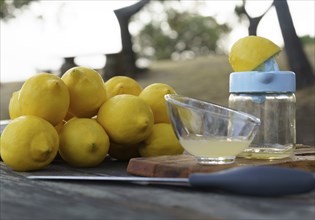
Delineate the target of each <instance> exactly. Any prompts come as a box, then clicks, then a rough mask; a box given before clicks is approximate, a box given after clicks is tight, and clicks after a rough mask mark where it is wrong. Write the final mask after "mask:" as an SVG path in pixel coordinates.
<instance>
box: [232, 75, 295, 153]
mask: <svg viewBox="0 0 315 220" xmlns="http://www.w3.org/2000/svg"><path fill="white" fill-rule="evenodd" d="M294 92H295V74H294V73H293V72H290V71H269V72H257V71H252V72H234V73H231V75H230V97H229V107H230V108H234V109H236V110H239V111H243V112H247V113H249V114H252V115H254V116H256V117H258V118H260V120H261V125H260V128H259V130H258V133H257V134H256V137H255V138H254V140H253V142H252V143H251V145H250V147H249V148H248V149H246V150H245V151H243V152H242V153H241V154H239V155H238V156H239V157H245V158H256V159H281V158H285V157H290V156H291V155H292V154H293V152H294V150H295V143H296V126H295V124H296V122H295V111H296V110H295V108H296V107H295V105H296V99H295V94H294Z"/></svg>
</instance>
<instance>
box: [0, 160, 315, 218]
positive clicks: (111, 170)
mask: <svg viewBox="0 0 315 220" xmlns="http://www.w3.org/2000/svg"><path fill="white" fill-rule="evenodd" d="M0 165H1V191H0V192H1V194H0V195H1V203H0V208H1V209H0V212H1V216H0V219H19V220H22V219H32V220H36V219H41V220H44V219H54V220H57V219H80V220H81V219H115V220H116V219H117V220H120V219H181V220H182V219H195V220H198V219H233V220H236V219H242V220H244V219H251V220H256V219H279V220H280V219H281V220H286V219H301V220H305V219H310V220H314V218H315V191H312V192H310V193H307V194H300V195H291V196H284V197H250V196H242V195H235V194H229V193H226V192H221V191H214V190H213V191H200V190H196V189H192V188H188V187H175V186H157V185H140V184H133V183H113V182H87V181H84V182H79V181H43V180H30V179H27V178H25V177H26V176H27V175H33V174H34V175H53V174H56V175H57V174H60V175H67V174H69V175H80V174H81V175H91V174H96V175H115V176H130V174H128V173H127V171H126V168H127V163H126V162H118V161H112V160H109V159H108V160H106V161H104V163H103V164H102V165H101V166H99V167H97V168H91V169H78V168H73V167H70V166H68V165H66V164H65V163H64V162H63V161H61V160H56V161H54V162H53V163H52V164H51V165H50V166H49V167H47V168H46V169H44V170H41V171H37V172H32V173H29V172H28V173H24V172H14V171H12V170H11V169H9V168H8V167H7V166H6V165H5V164H4V163H3V162H2V161H1V162H0Z"/></svg>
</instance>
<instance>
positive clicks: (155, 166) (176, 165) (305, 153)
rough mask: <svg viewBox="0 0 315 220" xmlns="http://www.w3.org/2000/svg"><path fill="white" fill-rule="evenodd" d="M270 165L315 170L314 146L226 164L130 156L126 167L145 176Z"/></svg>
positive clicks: (189, 158) (181, 157) (188, 158)
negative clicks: (272, 157) (283, 155)
mask: <svg viewBox="0 0 315 220" xmlns="http://www.w3.org/2000/svg"><path fill="white" fill-rule="evenodd" d="M259 165H271V166H281V167H291V168H298V169H303V170H307V171H313V172H314V171H315V148H314V147H311V146H305V145H297V148H296V151H295V154H294V155H293V156H292V157H291V158H285V159H279V160H257V159H245V158H237V159H236V161H235V163H233V164H226V165H201V164H198V163H197V161H196V159H195V158H194V157H193V156H191V155H185V154H183V155H176V156H159V157H139V158H132V159H131V160H130V161H129V163H128V167H127V171H128V173H130V174H133V175H138V176H147V177H188V176H189V174H191V173H210V172H215V171H220V170H224V169H228V168H233V167H238V166H259Z"/></svg>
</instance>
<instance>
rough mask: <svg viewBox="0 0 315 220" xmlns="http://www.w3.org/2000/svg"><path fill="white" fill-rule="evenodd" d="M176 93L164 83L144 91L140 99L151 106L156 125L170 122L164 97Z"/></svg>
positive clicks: (148, 87)
mask: <svg viewBox="0 0 315 220" xmlns="http://www.w3.org/2000/svg"><path fill="white" fill-rule="evenodd" d="M175 93H176V92H175V90H174V89H173V88H172V87H171V86H169V85H167V84H164V83H153V84H151V85H149V86H147V87H145V88H144V89H143V90H142V92H141V93H140V95H139V97H140V98H142V99H143V100H144V101H145V102H146V103H148V104H149V105H150V107H151V109H152V112H153V115H154V123H169V122H170V120H169V118H168V113H167V106H166V101H165V99H164V96H165V95H166V94H175Z"/></svg>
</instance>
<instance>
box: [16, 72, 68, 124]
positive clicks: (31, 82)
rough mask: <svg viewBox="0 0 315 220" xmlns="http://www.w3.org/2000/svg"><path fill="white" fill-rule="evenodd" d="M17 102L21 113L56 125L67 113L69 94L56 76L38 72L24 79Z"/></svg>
mask: <svg viewBox="0 0 315 220" xmlns="http://www.w3.org/2000/svg"><path fill="white" fill-rule="evenodd" d="M18 102H19V105H20V109H21V113H22V115H35V116H38V117H41V118H43V119H45V120H47V121H49V122H50V123H51V124H52V125H57V124H58V123H59V122H61V121H62V120H63V119H64V117H65V116H66V114H67V111H68V108H69V103H70V96H69V91H68V88H67V86H66V85H65V84H64V82H63V81H62V80H61V79H60V78H59V77H58V76H55V75H53V74H49V73H40V74H38V75H35V76H33V77H31V78H29V79H27V80H26V81H25V83H24V84H23V86H22V88H21V90H20V92H19V96H18Z"/></svg>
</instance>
